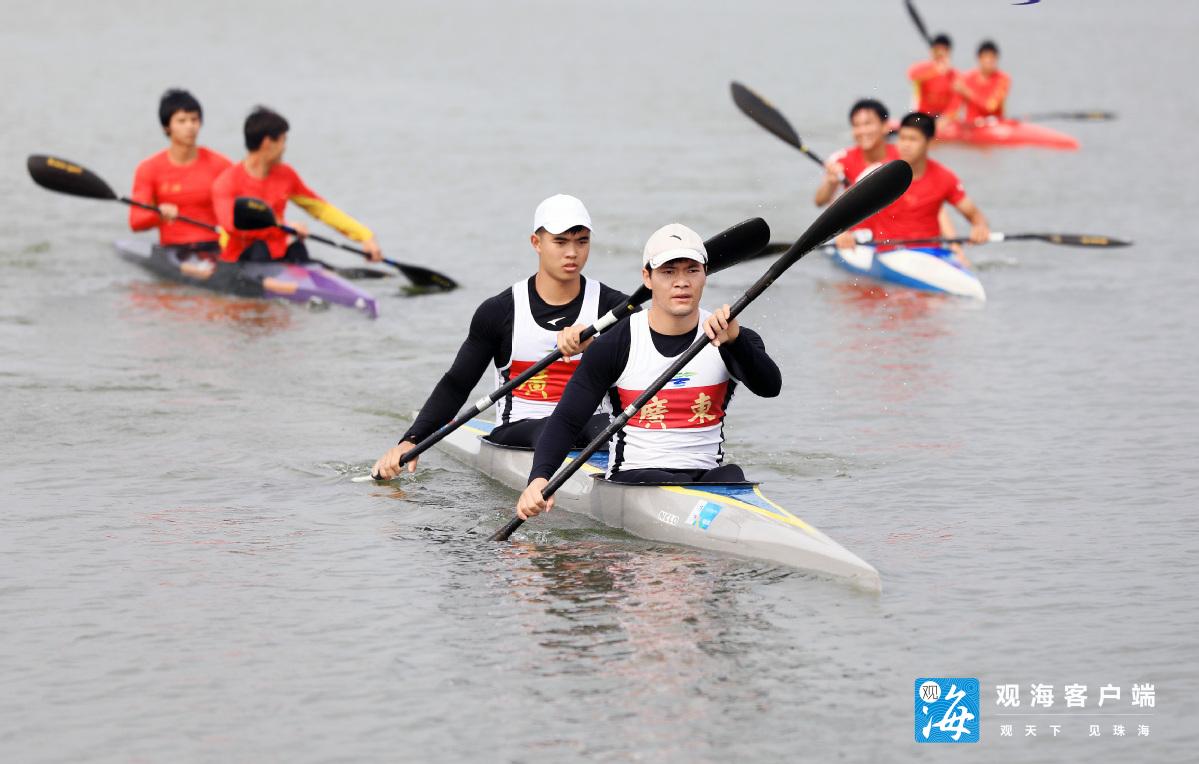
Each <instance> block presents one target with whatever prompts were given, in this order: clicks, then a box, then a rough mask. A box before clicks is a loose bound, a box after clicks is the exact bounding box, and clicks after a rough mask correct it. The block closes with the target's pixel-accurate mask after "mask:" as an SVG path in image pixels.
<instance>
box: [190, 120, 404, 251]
mask: <svg viewBox="0 0 1199 764" xmlns="http://www.w3.org/2000/svg"><path fill="white" fill-rule="evenodd" d="M288 129H289V126H288V124H287V120H286V119H284V118H283V117H282V116H280V115H279V114H276V113H275V112H273V111H271V110H270V109H267V108H265V107H262V106H259V107H257V108H256V109H254V111H252V112H251V113H250V116H248V117H246V124H245V138H246V149H247V150H248V151H249V153H248V154H246V158H245V159H243V160H242V161H241V162H239V163H238V164H235V165H233V166H232V167H230V168H229V169H227V170H225V172H223V173H221V176H220V177H219V178H217V179H216V182H215V183H214V184H213V187H212V204H213V208H214V209H215V210H216V216H217V220H219V221H220V224H221V228H223V229H225V231H226V232H228V234H229V237H228V241H227V242H226V243H225V245H224V248H223V249H222V250H221V257H220V259H221V260H222V261H223V262H236V261H238V260H250V261H254V260H258V261H265V260H284V259H286V260H292V261H296V262H304V261H306V260H308V259H309V258H308V251H307V250H306V249H305V248H304V242H303V241H302V239H303V238H304V237H305V236H307V235H308V227H307V226H306V225H304V224H303V223H300V222H291V221H287V220H285V218H284V215H283V212H284V208H286V207H287V203H288V202H289V201H290V202H294V203H295V204H297V205H299V206H300V207H301V208H302V209H303V210H304V211H305V212H307V213H308V214H309V215H311V216H312V217H314V218H316V219H317V220H320V221H321V222H323V223H325V224H327V225H329V226H331V227H332V228H335V229H337V230H338V231H340V232H341V233H343V234H345V235H346V236H348V237H350V238H351V239H353V240H354V241H357V242H361V243H362V248H363V249H365V250H366V251H367V252H368V253H370V258H371V260H376V261H377V260H381V259H382V258H383V253H382V252H381V251H380V250H379V245H378V244H377V243H376V242H375V235H374V234H373V233H371V231H370V229H369V228H367V227H366V226H364V225H362V224H361V223H359V222H358V221H357V220H355V219H354V218H352V217H350V216H349V215H347V214H346V213H344V212H342V211H341V210H339V209H337V208H336V207H334V206H333V205H332V204H329V203H328V202H326V201H325V200H324V199H322V198H321V197H320V196H318V195H317V194H316V192H314V191H313V190H312V189H310V188H309V187H308V186H307V185H306V184H305V183H304V181H303V180H301V179H300V176H299V174H297V173H296V171H295V170H293V169H292V168H291V167H290V166H289V165H286V164H284V163H283V152H284V151H286V149H287V131H288ZM239 196H252V197H255V198H257V199H261V200H262V201H264V202H266V203H267V205H269V206H270V208H271V209H272V210H273V211H274V213H275V219H276V220H279V221H283V225H286V226H288V227H290V228H294V229H295V230H296V232H297V233H298V234H299V238H298V239H297V240H295V241H293V242H291V243H289V242H288V234H287V233H286V232H284V231H283V230H281V229H279V228H266V229H262V230H257V231H241V230H238V229H236V228H234V226H233V202H234V200H236V199H237V198H238V197H239Z"/></svg>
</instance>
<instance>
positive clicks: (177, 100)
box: [158, 88, 204, 129]
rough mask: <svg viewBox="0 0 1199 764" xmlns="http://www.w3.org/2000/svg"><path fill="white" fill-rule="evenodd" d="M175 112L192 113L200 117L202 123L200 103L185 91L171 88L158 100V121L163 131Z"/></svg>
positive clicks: (202, 112)
mask: <svg viewBox="0 0 1199 764" xmlns="http://www.w3.org/2000/svg"><path fill="white" fill-rule="evenodd" d="M177 111H182V112H188V113H190V112H193V111H194V112H195V113H196V114H199V115H200V121H201V122H203V121H204V110H203V109H201V108H200V102H199V101H197V100H196V97H195V96H194V95H192V94H191V93H189V92H187V91H186V90H180V89H179V88H171V89H170V90H168V91H167V92H165V93H163V94H162V98H160V99H159V100H158V121H159V122H161V123H162V126H163V128H164V129H165V128H166V126H167V125H169V124H171V117H173V116H175V112H177Z"/></svg>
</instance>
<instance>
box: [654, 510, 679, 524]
mask: <svg viewBox="0 0 1199 764" xmlns="http://www.w3.org/2000/svg"><path fill="white" fill-rule="evenodd" d="M658 519H659V520H661V521H662V522H664V523H666V524H667V525H678V524H679V516H678V515H672V514H670V513H669V512H667V511H666V510H664V509H660V510H658Z"/></svg>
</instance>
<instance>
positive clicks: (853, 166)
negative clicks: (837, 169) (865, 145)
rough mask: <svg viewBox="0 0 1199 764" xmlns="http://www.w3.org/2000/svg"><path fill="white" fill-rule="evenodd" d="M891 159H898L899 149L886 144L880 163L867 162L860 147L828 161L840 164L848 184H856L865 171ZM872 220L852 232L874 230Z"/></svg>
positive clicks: (841, 152)
mask: <svg viewBox="0 0 1199 764" xmlns="http://www.w3.org/2000/svg"><path fill="white" fill-rule="evenodd" d="M892 159H899V149H897V148H895V146H894V145H892V144H890V143H888V144H886V156H885V157H884V158H883V161H881V162H870V161H868V160H867V159H866V153H865V152H864V151H862V147H861V146H853V147H851V148H848V149H841V150H840V151H838V152H837V153H835V154H833V155H832V157H830V161H833V162H840V163H841V168H842V169H843V170H844V171H845V180H846V181H847V182H848V183H850V184H853V183H857V181H858V178H860V177H862V175H863V174H865V172H866V171H867V170H874V169H875V168H876V167H880V166H881V165H883V164H886V163H887V162H890V161H891V160H892ZM873 220H874V218H873V217H869V218H866V219H865V220H863V221H862V222H861V223H858V224H857V225H856V226H854V227H853V229H852V230H855V231H856V230H858V229H859V228H869V229H870V230H874V226H873V225H872V224H871V223H872V221H873Z"/></svg>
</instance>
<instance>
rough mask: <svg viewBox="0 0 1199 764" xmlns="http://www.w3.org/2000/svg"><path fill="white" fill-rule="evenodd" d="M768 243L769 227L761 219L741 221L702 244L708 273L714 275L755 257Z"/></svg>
mask: <svg viewBox="0 0 1199 764" xmlns="http://www.w3.org/2000/svg"><path fill="white" fill-rule="evenodd" d="M769 243H770V226H769V225H767V224H766V221H765V220H763V219H762V218H750V219H749V220H743V221H741V222H740V223H738V224H737V225H735V226H732V227H730V228H726V229H724V230H723V231H721V232H720V233H718V234H716V235H715V236H713V237H712V238H710V239H708V240H707V241H705V242H704V248H705V249H706V250H708V272H709V273H716V272H717V271H723V270H724V269H725V268H729V267H731V266H734V265H736V264H737V263H740V262H744V261H745V260H750V259H752V258H754V257H756V256H757V255H758V254H760V253H761V252H762V249H763V248H764V247H765V246H766V245H767V244H769Z"/></svg>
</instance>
